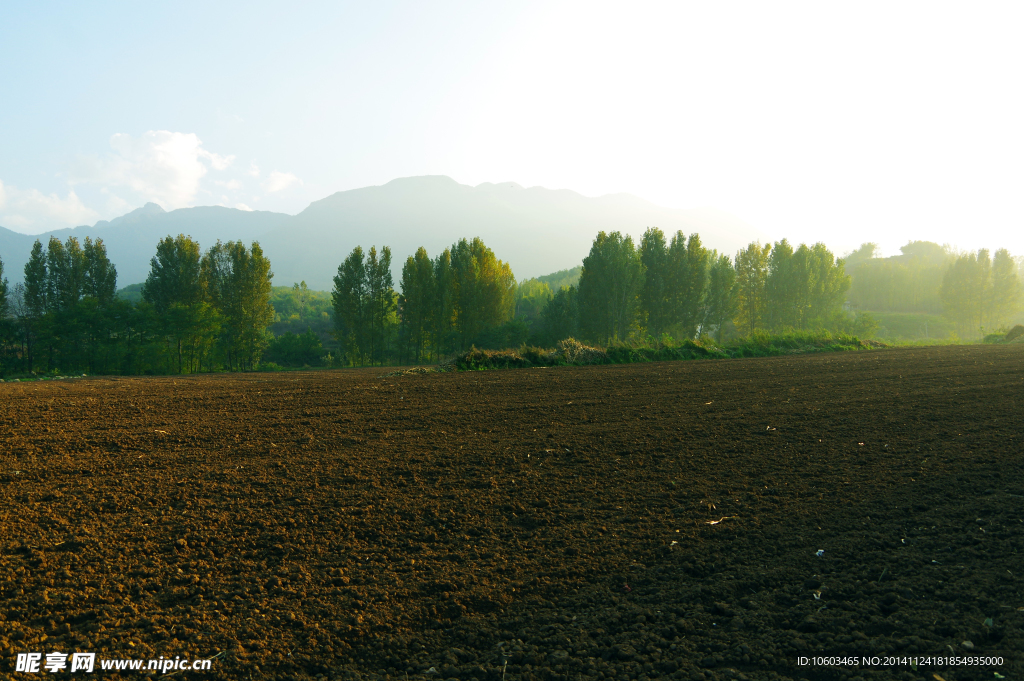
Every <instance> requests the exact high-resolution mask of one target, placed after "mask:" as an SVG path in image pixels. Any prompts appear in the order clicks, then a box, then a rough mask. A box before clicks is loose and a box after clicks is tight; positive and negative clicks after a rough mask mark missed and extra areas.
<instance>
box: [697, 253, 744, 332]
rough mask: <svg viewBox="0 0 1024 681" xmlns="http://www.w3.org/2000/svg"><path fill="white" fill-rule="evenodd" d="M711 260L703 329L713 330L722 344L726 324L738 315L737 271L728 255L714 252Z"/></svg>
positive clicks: (702, 322) (702, 323)
mask: <svg viewBox="0 0 1024 681" xmlns="http://www.w3.org/2000/svg"><path fill="white" fill-rule="evenodd" d="M710 260H711V267H710V268H709V269H708V291H707V295H706V296H705V298H704V315H703V319H702V321H701V328H702V329H706V328H708V327H710V328H713V329H714V332H715V337H716V338H717V339H718V342H719V343H721V342H722V340H723V335H724V332H725V326H726V324H727V323H728V322H729V321H730V320H731V319H732V317H733V316H734V315H735V314H736V270H735V269H734V268H733V266H732V262H731V261H730V260H729V256H727V255H719V254H718V253H717V252H714V251H712V253H711V257H710Z"/></svg>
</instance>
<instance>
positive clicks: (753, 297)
mask: <svg viewBox="0 0 1024 681" xmlns="http://www.w3.org/2000/svg"><path fill="white" fill-rule="evenodd" d="M771 250H772V245H771V244H765V245H764V246H762V245H761V244H760V243H759V242H756V241H755V242H752V243H751V244H750V245H748V246H747V247H746V248H744V249H741V250H740V252H739V253H737V254H736V263H735V267H736V314H737V317H736V326H737V327H739V328H740V329H742V332H743V333H746V334H752V333H753V332H754V331H756V330H757V329H759V328H763V326H764V322H765V318H766V313H767V311H766V307H767V299H766V298H767V295H766V294H767V291H766V284H767V282H768V256H769V254H770V253H771Z"/></svg>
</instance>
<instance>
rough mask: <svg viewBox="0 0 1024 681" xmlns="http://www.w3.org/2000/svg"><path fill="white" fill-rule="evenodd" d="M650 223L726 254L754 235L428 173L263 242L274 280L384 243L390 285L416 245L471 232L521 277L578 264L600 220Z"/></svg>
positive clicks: (733, 227) (609, 226) (327, 267)
mask: <svg viewBox="0 0 1024 681" xmlns="http://www.w3.org/2000/svg"><path fill="white" fill-rule="evenodd" d="M649 226H657V227H660V228H661V229H663V230H664V231H665V232H667V233H671V232H674V231H675V230H677V229H681V230H683V231H685V232H687V233H690V232H694V231H696V232H699V233H700V234H701V237H702V239H703V240H704V243H705V244H706V245H708V246H711V247H715V248H719V249H723V250H724V251H725V252H727V253H729V254H730V255H731V254H734V253H735V251H736V250H737V249H738V248H740V247H742V246H743V245H745V244H747V243H749V241H751V240H752V239H755V238H758V234H757V233H756V232H755V231H754V230H753V229H752V228H750V227H749V226H747V225H744V224H742V223H740V222H739V221H738V220H736V219H734V218H732V219H729V218H728V217H724V216H722V215H714V214H712V212H710V211H699V210H697V211H683V210H673V209H668V208H662V207H660V206H656V205H654V204H652V203H650V202H647V201H644V200H642V199H638V198H636V197H634V196H631V195H628V194H615V195H610V196H603V197H599V198H588V197H585V196H583V195H581V194H577V193H576V192H572V191H566V190H558V191H554V190H549V189H543V188H540V187H534V188H530V189H524V188H523V187H521V186H519V185H517V184H515V183H502V184H489V183H488V184H482V185H479V186H477V187H470V186H468V185H461V184H458V183H457V182H455V181H454V180H452V179H450V178H448V177H443V176H427V177H411V178H402V179H398V180H393V181H391V182H389V183H387V184H386V185H383V186H379V187H365V188H362V189H354V190H351V191H345V192H338V193H336V194H333V195H331V196H328V197H327V198H325V199H322V200H320V201H316V202H314V203H312V204H310V206H309V207H308V208H306V210H304V211H302V212H301V213H299V214H298V215H297V216H296V217H295V220H294V222H292V223H290V224H288V225H287V226H284V227H283V228H281V229H279V230H277V231H274V232H271V233H269V234H266V235H264V236H263V238H262V239H261V243H262V244H263V246H264V248H265V249H266V250H267V253H268V254H269V255H270V257H271V261H272V262H273V264H274V271H275V272H276V273H277V277H275V283H278V284H286V283H291V282H293V281H298V280H300V279H305V281H306V282H307V284H309V286H310V287H311V288H318V289H329V288H330V287H331V286H332V284H331V279H330V278H331V277H332V276H333V275H334V273H335V272H336V271H337V268H338V265H339V264H340V263H341V261H342V259H344V257H345V256H346V255H348V253H349V252H350V251H351V250H352V248H353V247H354V246H356V245H361V246H363V248H364V249H368V248H369V247H370V246H371V245H376V246H377V247H378V248H379V247H380V246H381V245H382V244H383V245H388V246H390V247H391V251H392V257H393V264H394V269H395V273H396V285H397V274H398V272H399V271H400V270H401V264H402V262H404V260H405V258H406V257H408V256H409V255H412V254H413V253H414V252H415V250H416V248H417V247H419V246H424V247H426V249H427V251H428V253H429V254H430V255H431V257H433V256H435V255H437V254H438V253H439V252H440V251H441V250H442V249H444V248H445V247H448V246H450V245H451V244H452V243H453V242H454V241H455V240H456V239H458V238H461V237H469V238H471V237H474V236H479V237H481V238H482V239H483V240H484V242H485V243H486V244H487V245H488V246H490V247H491V248H492V249H493V250H494V252H495V253H496V254H497V256H498V257H499V258H501V259H502V260H505V261H507V262H509V263H510V264H511V265H512V270H513V272H515V275H516V277H517V278H518V279H522V278H524V277H532V276H538V275H543V274H547V273H549V272H553V271H557V270H560V269H564V268H567V267H572V266H574V265H577V264H579V263H580V262H581V261H582V259H583V258H584V257H585V256H586V254H587V253H588V252H589V251H590V245H591V242H592V241H593V239H594V236H595V235H596V234H597V232H599V231H601V230H605V231H611V230H620V231H623V232H626V233H629V234H632V235H633V236H634V238H635V239H639V237H640V235H641V234H643V232H644V230H645V229H646V228H647V227H649ZM761 238H763V237H761Z"/></svg>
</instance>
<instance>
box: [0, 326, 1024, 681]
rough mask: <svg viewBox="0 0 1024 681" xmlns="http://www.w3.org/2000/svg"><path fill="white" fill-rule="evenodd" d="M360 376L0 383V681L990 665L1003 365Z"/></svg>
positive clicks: (984, 349)
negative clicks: (167, 665) (193, 669)
mask: <svg viewBox="0 0 1024 681" xmlns="http://www.w3.org/2000/svg"><path fill="white" fill-rule="evenodd" d="M383 373H384V370H362V371H344V372H321V373H304V374H295V373H290V374H278V375H268V374H256V375H244V376H200V377H191V378H147V379H130V378H97V379H78V380H75V381H64V382H56V381H54V382H38V383H18V384H12V383H6V384H3V385H0V676H3V675H10V676H12V677H18V678H30V677H28V676H25V675H21V674H17V675H16V674H14V672H13V670H14V658H15V654H16V653H19V652H44V653H46V652H51V651H63V652H70V651H75V650H78V651H91V652H97V653H99V654H100V656H101V657H108V658H116V657H134V658H156V657H159V656H160V655H163V656H171V657H173V656H174V655H182V656H186V657H189V658H193V657H211V656H214V655H218V657H217V659H215V660H214V661H213V672H212V673H208V674H205V675H204V674H198V673H192V674H190V675H189V678H218V679H220V678H233V679H249V678H253V679H259V678H301V679H305V678H313V677H316V676H319V675H323V676H324V677H326V678H330V679H338V678H340V679H348V678H380V679H383V678H387V677H386V676H385V675H388V676H389V677H390V678H391V679H406V678H408V679H423V678H430V679H449V678H458V679H479V680H483V679H501V678H505V679H507V680H508V681H512V680H513V679H573V680H576V679H602V678H604V679H607V678H613V679H644V678H674V679H744V678H747V679H769V678H794V679H805V678H806V679H845V678H858V677H861V678H879V679H881V678H885V679H902V678H906V679H932V678H933V674H938V675H939V676H940V677H941V678H943V679H946V681H959V680H963V679H994V678H997V677H996V676H994V675H995V674H997V673H998V674H1000V675H1002V676H1005V677H1006V678H1009V679H1019V678H1021V676H1022V675H1024V653H1022V652H1021V651H1022V650H1024V634H1022V631H1021V625H1022V623H1024V593H1022V592H1024V589H1022V576H1024V574H1022V573H1024V560H1022V556H1021V554H1024V461H1022V451H1024V428H1022V425H1024V418H1022V410H1024V399H1022V394H1024V351H1022V348H1021V347H1019V346H1016V345H1013V346H1010V345H1006V346H972V347H943V348H922V349H910V350H878V351H870V352H856V353H834V354H821V355H808V356H792V357H785V358H774V359H756V360H725V361H693V362H678V363H660V364H649V365H632V366H606V367H580V368H557V369H543V370H519V371H504V372H485V373H463V374H424V375H407V376H399V377H393V378H381V374H383ZM819 552H820V555H817V554H818V553H819ZM965 641H970V642H971V644H972V645H973V649H972V650H968V648H969V647H970V646H969V645H965V644H964V642H965ZM951 651H953V652H951ZM954 653H955V654H956V655H958V656H977V657H982V656H984V657H988V656H1002V657H1003V664H1002V666H992V665H981V666H962V665H960V666H957V665H955V664H954V665H951V664H948V663H946V662H945V661H943V662H942V663H939V664H935V663H933V664H931V665H929V664H927V663H926V662H925V661H924V658H925V657H926V656H947V657H948V656H951V655H953V654H954ZM812 655H829V656H840V655H843V656H852V657H855V658H856V660H857V662H858V664H857V665H856V666H851V665H847V666H844V667H826V666H821V665H818V666H814V665H807V666H800V665H798V658H799V657H800V656H808V657H809V656H812ZM865 656H878V657H879V658H881V659H880V661H879V664H877V665H871V664H864V662H863V658H864V657H865ZM887 656H901V657H907V656H916V657H919V658H921V661H920V662H919V664H918V666H917V668H916V669H914V668H912V667H911V666H910V664H909V661H906V660H901V661H897V662H896V663H894V664H892V665H891V666H886V665H885V662H886V659H885V658H886V657H887ZM431 668H433V670H431ZM97 673H98V674H99V675H100V677H101V678H104V679H113V678H119V677H118V675H117V674H116V673H114V672H99V671H98V672H97ZM137 677H138V675H135V678H137Z"/></svg>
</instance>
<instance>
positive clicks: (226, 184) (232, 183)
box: [214, 180, 242, 190]
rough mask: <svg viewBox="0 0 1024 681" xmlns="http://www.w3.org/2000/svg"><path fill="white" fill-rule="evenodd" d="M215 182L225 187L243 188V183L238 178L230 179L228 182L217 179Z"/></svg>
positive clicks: (232, 188)
mask: <svg viewBox="0 0 1024 681" xmlns="http://www.w3.org/2000/svg"><path fill="white" fill-rule="evenodd" d="M214 184H215V185H217V186H218V187H224V188H225V189H231V190H235V189H241V188H242V183H241V182H239V181H238V180H228V181H227V182H221V181H220V180H215V181H214Z"/></svg>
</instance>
